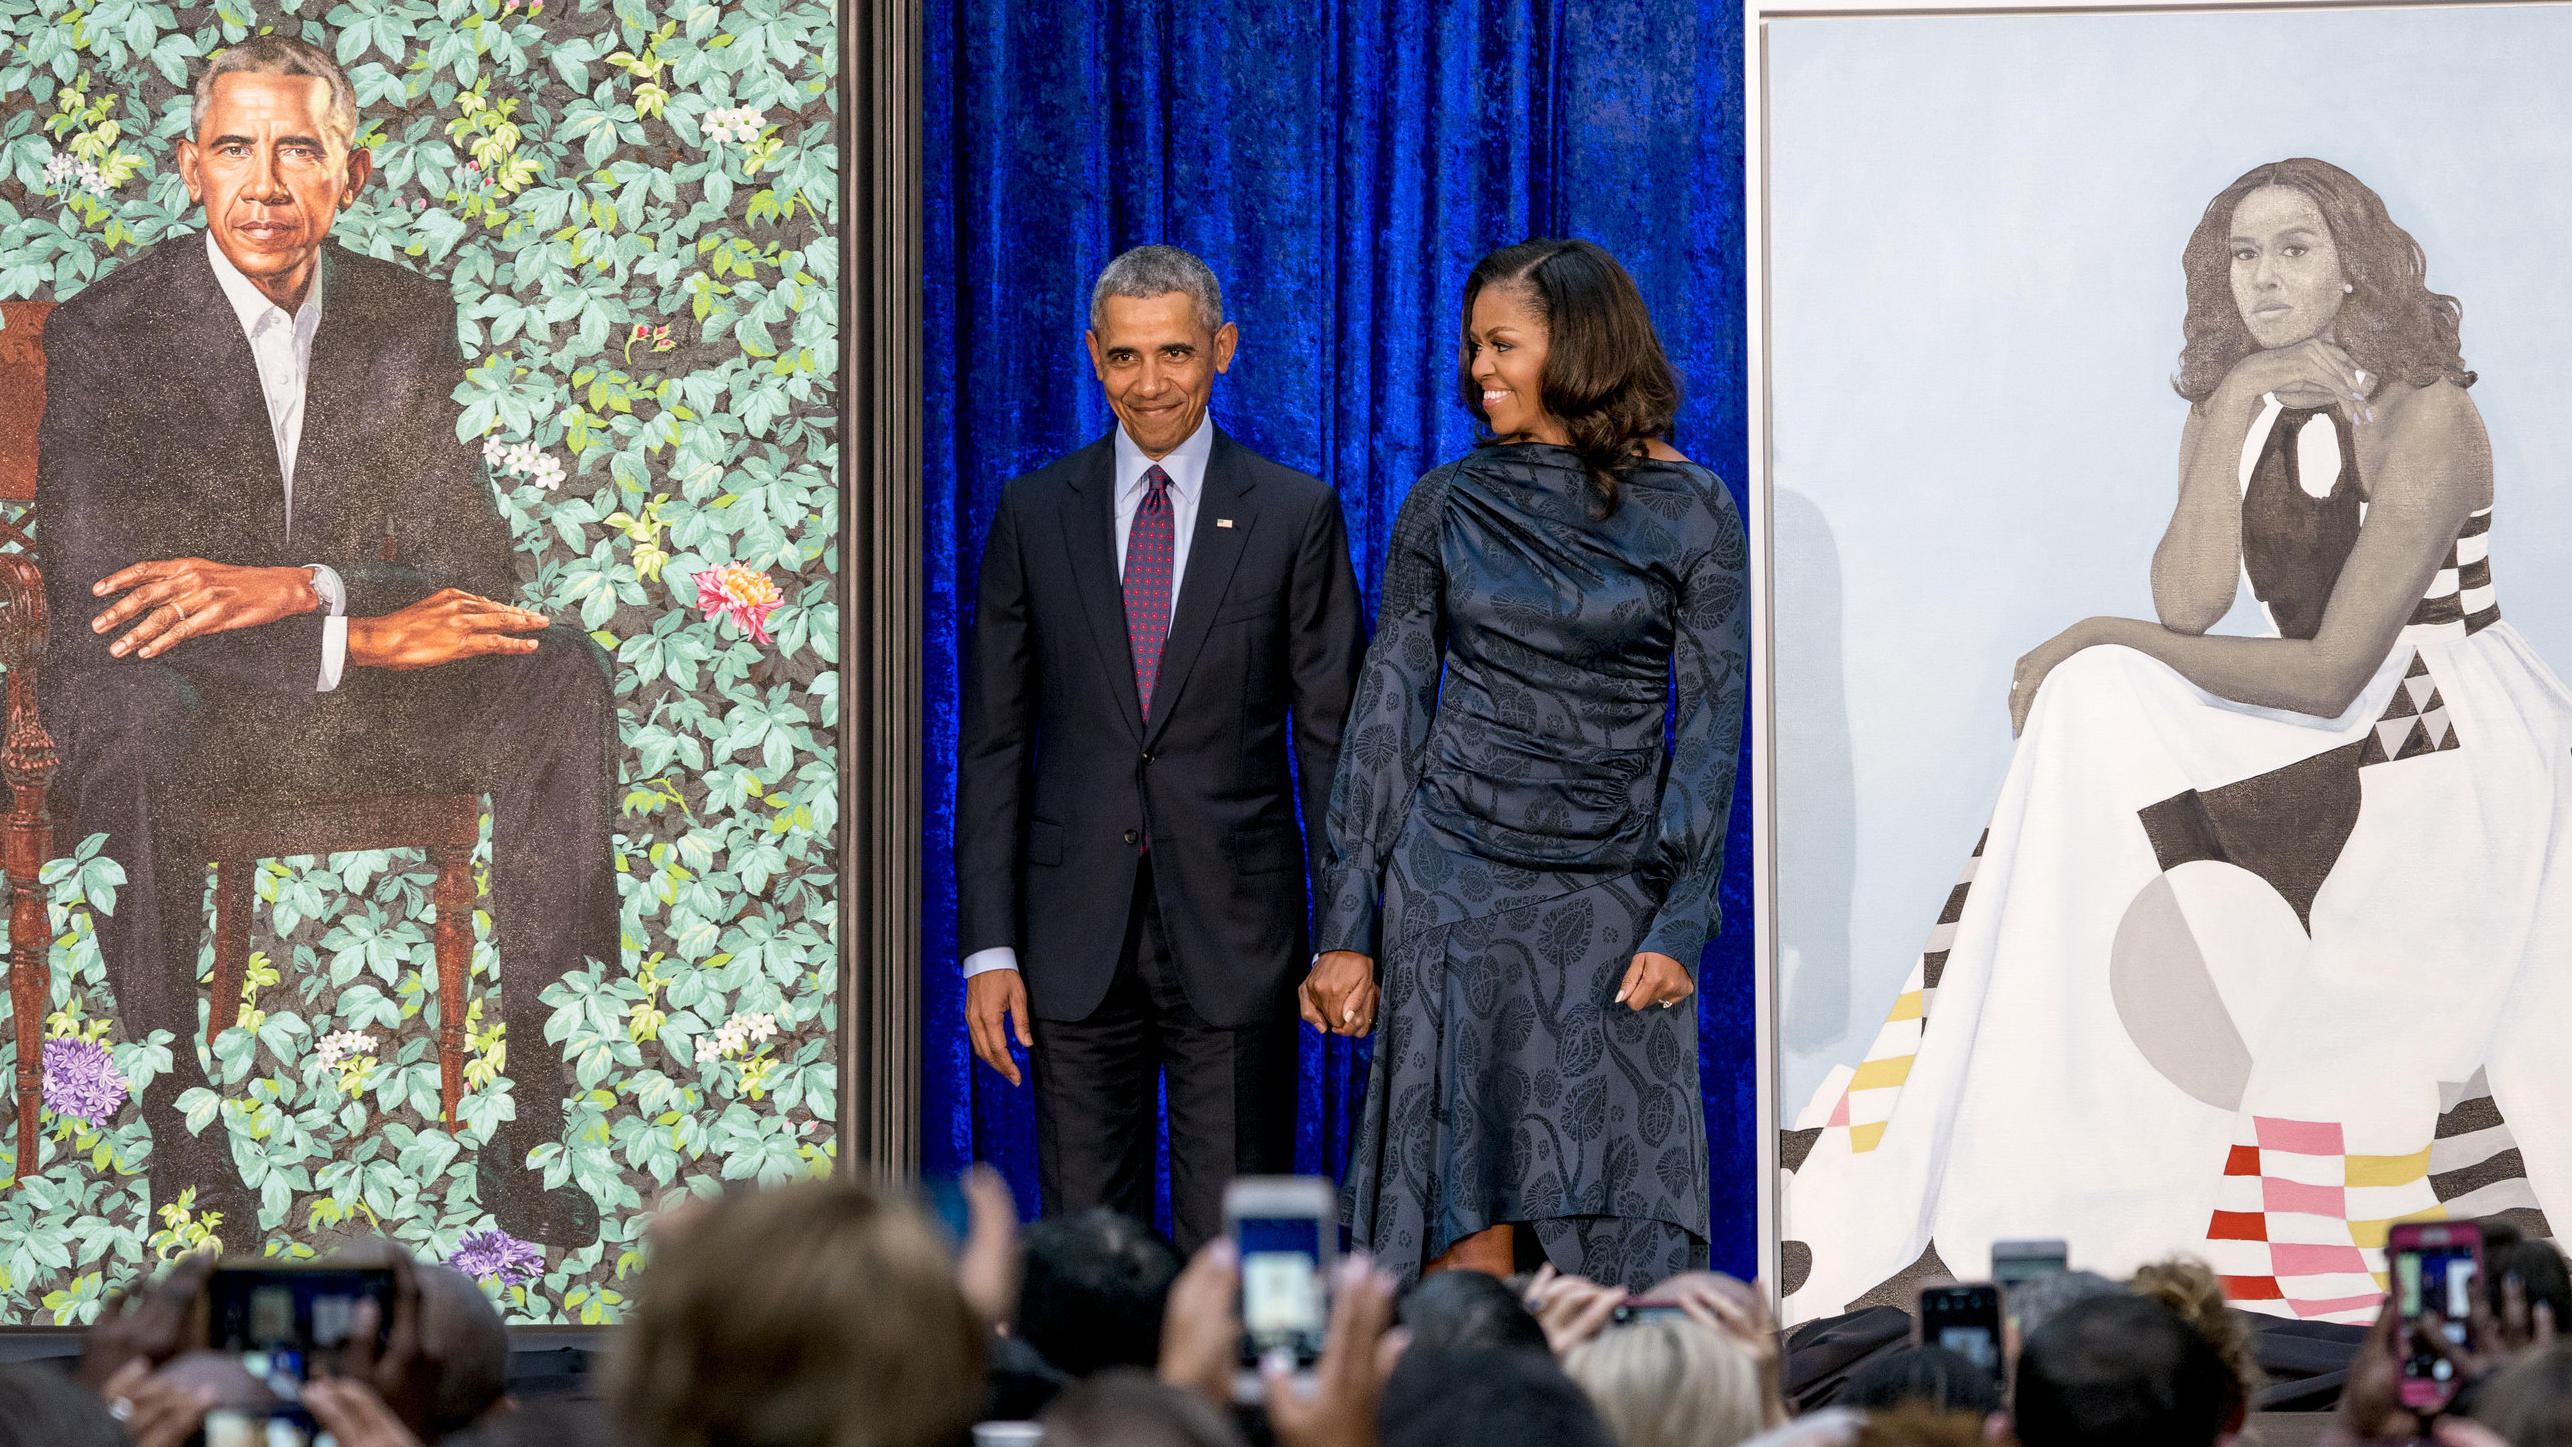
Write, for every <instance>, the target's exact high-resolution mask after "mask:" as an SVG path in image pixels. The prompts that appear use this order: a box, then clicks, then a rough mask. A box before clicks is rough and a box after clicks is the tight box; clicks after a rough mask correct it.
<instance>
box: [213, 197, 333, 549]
mask: <svg viewBox="0 0 2572 1447" xmlns="http://www.w3.org/2000/svg"><path fill="white" fill-rule="evenodd" d="M187 258H188V259H187V263H186V265H185V266H184V267H183V268H182V274H183V275H185V276H186V278H187V282H188V287H189V290H190V291H192V292H193V293H194V294H193V295H191V296H188V297H186V298H185V300H184V303H183V305H182V306H181V307H180V309H179V315H178V317H177V318H176V320H177V322H178V324H179V326H180V328H181V329H182V335H183V337H184V338H185V343H186V351H185V354H186V356H187V357H188V359H189V369H188V370H189V372H190V374H191V379H192V381H193V382H194V384H195V386H196V390H197V393H198V396H199V397H200V399H201V400H202V401H203V402H204V404H205V413H206V416H207V418H208V419H210V421H211V422H212V423H213V427H212V431H211V437H212V438H213V439H215V440H216V442H217V446H216V447H212V448H209V449H207V450H208V451H209V452H213V453H215V454H216V455H227V454H228V455H230V456H233V457H237V458H239V459H240V465H239V466H237V467H232V468H226V469H224V471H226V472H229V473H230V474H232V475H231V476H230V477H228V478H225V479H224V480H223V481H224V483H225V484H226V485H228V486H229V487H231V488H232V489H234V490H235V491H236V492H237V496H238V500H239V502H240V503H241V505H242V506H244V507H245V508H247V509H248V511H249V514H250V516H251V517H252V518H253V519H255V520H256V526H257V531H258V536H259V537H260V538H261V539H262V540H263V541H265V542H267V543H270V544H275V543H279V542H282V541H283V539H284V534H285V525H286V492H285V471H284V468H283V467H282V466H281V465H280V464H279V462H278V460H277V435H276V432H275V430H274V429H272V428H271V427H270V426H269V425H268V400H267V396H266V394H265V393H264V392H262V391H261V389H260V385H259V359H258V358H257V357H255V356H253V355H252V354H251V351H250V338H249V337H247V336H245V335H243V334H242V331H241V316H240V314H239V313H238V312H235V311H234V310H233V309H232V299H231V298H229V297H227V296H225V295H224V294H223V286H222V284H221V283H220V282H217V281H216V280H215V278H214V263H213V262H212V261H211V260H209V259H208V258H207V256H206V254H205V243H204V241H203V240H202V239H200V240H198V241H195V242H192V243H189V244H188V247H187ZM324 305H325V306H327V305H328V303H327V301H325V302H324ZM307 406H309V404H307Z"/></svg>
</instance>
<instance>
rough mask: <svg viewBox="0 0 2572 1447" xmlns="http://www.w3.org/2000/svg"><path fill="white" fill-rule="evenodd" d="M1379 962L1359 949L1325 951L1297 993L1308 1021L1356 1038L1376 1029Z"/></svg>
mask: <svg viewBox="0 0 2572 1447" xmlns="http://www.w3.org/2000/svg"><path fill="white" fill-rule="evenodd" d="M1381 999H1382V996H1381V995H1380V994H1378V992H1377V990H1376V987H1375V961H1374V960H1372V959H1370V958H1368V957H1367V956H1365V955H1362V954H1359V953H1358V952H1357V951H1355V950H1325V951H1323V952H1322V957H1321V958H1320V959H1318V960H1315V961H1314V962H1313V972H1312V973H1311V974H1309V975H1306V976H1305V977H1304V984H1303V987H1302V988H1300V989H1298V990H1297V991H1296V992H1295V1003H1296V1005H1297V1007H1298V1008H1299V1009H1300V1011H1301V1012H1302V1014H1303V1016H1304V1023H1305V1024H1307V1025H1310V1026H1312V1027H1313V1028H1314V1029H1316V1030H1319V1031H1321V1032H1322V1033H1324V1034H1326V1035H1346V1036H1349V1037H1350V1038H1352V1039H1355V1038H1357V1037H1359V1036H1362V1035H1365V1034H1367V1033H1368V1032H1369V1031H1372V1030H1373V1029H1374V1028H1375V1007H1376V1005H1377V1003H1378V1002H1379V1001H1380V1000H1381Z"/></svg>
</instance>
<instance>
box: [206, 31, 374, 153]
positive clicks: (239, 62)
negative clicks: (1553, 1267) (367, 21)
mask: <svg viewBox="0 0 2572 1447" xmlns="http://www.w3.org/2000/svg"><path fill="white" fill-rule="evenodd" d="M219 75H309V76H311V77H313V78H314V79H316V80H326V81H329V82H330V109H329V111H327V112H326V113H324V114H323V116H322V127H323V128H324V129H325V130H328V131H330V132H331V133H332V134H334V135H336V136H337V137H338V138H339V143H340V146H341V147H342V148H343V149H346V148H348V147H350V146H353V145H355V144H356V141H357V87H355V86H353V85H350V84H349V83H348V77H347V76H346V75H345V74H343V73H341V71H340V68H339V62H337V61H335V60H332V59H331V58H330V53H329V52H328V51H325V50H323V49H322V48H321V47H320V46H317V45H307V44H305V43H304V42H303V41H300V40H295V39H291V38H289V37H287V36H283V35H273V34H272V35H254V36H252V37H250V38H249V39H248V40H245V41H243V42H241V43H240V44H239V45H235V46H232V47H230V48H229V49H226V50H221V51H217V52H216V53H215V57H214V59H213V60H211V61H208V62H207V63H206V67H205V69H204V70H203V71H201V72H199V73H198V75H197V78H196V104H195V105H194V106H193V107H191V108H190V110H189V113H188V134H189V135H191V136H194V137H197V138H198V139H200V140H202V139H203V138H204V136H205V113H206V111H207V110H208V109H209V108H210V107H212V106H213V104H214V79H215V77H216V76H219Z"/></svg>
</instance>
